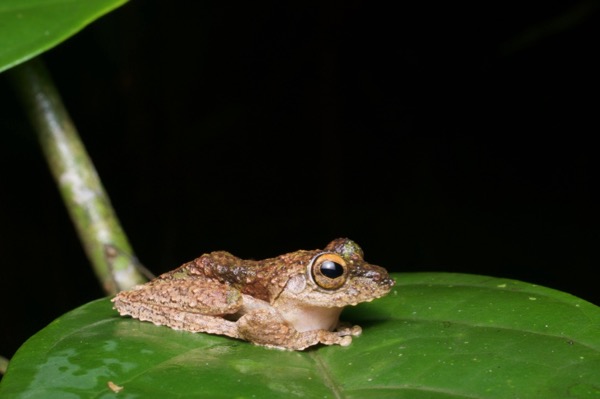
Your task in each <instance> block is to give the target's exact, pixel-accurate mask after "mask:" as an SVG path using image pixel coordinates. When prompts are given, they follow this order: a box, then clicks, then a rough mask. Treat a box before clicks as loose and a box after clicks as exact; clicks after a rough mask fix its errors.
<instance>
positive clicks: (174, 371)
mask: <svg viewBox="0 0 600 399" xmlns="http://www.w3.org/2000/svg"><path fill="white" fill-rule="evenodd" d="M394 277H395V278H396V280H397V286H396V287H395V288H394V290H393V291H392V293H391V294H390V295H388V296H387V297H386V298H383V299H380V300H377V301H374V302H373V303H369V304H362V305H359V306H358V307H356V308H352V309H350V311H348V312H346V313H345V318H346V319H348V320H352V321H354V322H359V323H360V324H361V325H362V326H363V330H364V332H363V335H362V336H361V337H358V338H356V339H355V340H354V341H353V343H352V345H350V346H349V347H319V348H316V349H313V350H308V351H306V352H284V351H277V350H270V349H265V348H262V347H256V346H253V345H250V344H248V343H246V342H241V341H236V340H232V339H229V338H226V337H220V336H211V335H206V334H191V333H186V332H180V331H179V332H178V331H173V330H170V329H169V328H166V327H156V326H154V325H152V324H150V323H146V322H139V321H137V320H132V319H129V318H122V317H119V316H117V314H116V312H115V311H114V310H112V309H111V303H110V302H109V301H108V299H102V300H98V301H95V302H91V303H89V304H87V305H84V306H82V307H80V308H78V309H76V310H74V311H72V312H70V313H67V314H66V315H64V316H62V317H60V318H59V319H58V320H56V321H54V322H53V323H51V324H50V325H49V326H48V327H46V328H45V329H43V330H42V331H40V332H39V333H38V334H36V335H35V336H34V337H32V338H31V339H30V340H29V341H27V342H26V343H25V344H24V345H23V347H22V348H21V349H20V350H19V351H18V352H17V354H16V355H15V357H14V359H13V360H12V362H11V364H10V366H9V369H8V373H7V375H6V376H5V378H4V380H3V381H2V383H1V384H0V396H2V397H9V398H10V397H27V398H109V397H119V398H133V397H137V398H149V397H157V398H158V397H159V398H166V397H178V398H202V397H206V398H231V397H240V398H242V397H244V398H265V397H269V398H290V397H309V398H367V397H376V398H386V397H387V398H392V397H393V398H410V399H420V398H529V399H531V398H544V399H548V398H599V397H600V309H599V308H598V307H596V306H594V305H592V304H590V303H588V302H585V301H583V300H581V299H578V298H576V297H573V296H571V295H568V294H565V293H561V292H558V291H555V290H551V289H548V288H544V287H538V286H535V285H531V284H526V283H522V282H518V281H513V280H503V279H496V278H491V277H484V276H474V275H461V274H443V273H418V274H398V275H394ZM109 381H110V382H111V383H113V384H116V385H117V386H120V387H123V390H122V391H121V392H119V393H114V392H113V391H112V390H111V389H110V388H109V387H108V385H107V384H108V383H109ZM113 388H114V386H113ZM3 395H4V396H3Z"/></svg>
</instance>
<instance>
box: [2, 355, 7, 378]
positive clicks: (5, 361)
mask: <svg viewBox="0 0 600 399" xmlns="http://www.w3.org/2000/svg"><path fill="white" fill-rule="evenodd" d="M7 368H8V359H7V358H5V357H4V356H0V375H4V374H6V369H7Z"/></svg>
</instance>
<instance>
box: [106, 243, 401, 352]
mask: <svg viewBox="0 0 600 399" xmlns="http://www.w3.org/2000/svg"><path fill="white" fill-rule="evenodd" d="M394 284H395V281H394V280H393V279H392V278H390V276H389V274H388V272H387V270H386V269H384V268H383V267H380V266H376V265H373V264H369V263H367V262H366V261H365V260H364V253H363V250H362V249H361V248H360V246H358V244H356V243H355V242H354V241H352V240H350V239H348V238H337V239H335V240H333V241H331V242H330V243H329V244H328V245H327V246H326V247H325V248H324V249H322V250H321V249H316V250H299V251H295V252H291V253H287V254H284V255H280V256H277V257H274V258H268V259H264V260H243V259H240V258H238V257H236V256H234V255H232V254H230V253H229V252H225V251H216V252H211V253H208V254H204V255H202V256H200V257H198V258H196V259H194V260H192V261H190V262H187V263H184V264H183V265H181V266H180V267H178V268H177V269H175V270H172V271H169V272H166V273H164V274H162V275H160V276H158V277H156V278H155V279H153V280H151V281H149V282H147V283H145V284H142V285H138V286H136V287H134V288H132V289H131V290H127V291H121V292H120V293H118V294H117V295H116V296H115V297H114V298H113V299H112V302H113V304H114V305H113V306H114V308H115V309H116V310H117V311H118V313H119V314H120V315H121V316H131V317H132V318H135V319H139V320H140V321H148V322H152V323H154V324H155V325H159V326H161V325H162V326H167V327H170V328H172V329H174V330H183V331H188V332H193V333H197V332H203V333H208V334H217V335H225V336H228V337H231V338H235V339H239V340H243V341H249V342H251V343H253V344H255V345H259V346H264V347H269V348H277V349H284V350H298V351H301V350H305V349H307V348H309V347H312V346H315V345H340V346H348V345H350V344H351V342H352V338H353V337H356V336H358V335H360V334H361V332H362V328H361V327H360V326H358V325H351V324H349V323H343V322H340V320H339V317H340V314H341V312H342V310H343V309H344V308H345V307H346V306H355V305H357V304H359V303H362V302H370V301H372V300H374V299H376V298H380V297H383V296H385V295H387V294H388V293H389V292H390V290H391V288H392V287H393V286H394Z"/></svg>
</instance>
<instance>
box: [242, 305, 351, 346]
mask: <svg viewBox="0 0 600 399" xmlns="http://www.w3.org/2000/svg"><path fill="white" fill-rule="evenodd" d="M237 326H238V334H239V337H240V338H241V339H245V340H247V341H250V342H252V343H254V344H257V345H263V346H268V347H272V348H280V349H291V350H303V349H305V348H308V347H309V346H312V345H316V344H324V345H341V346H348V345H350V343H352V335H353V334H352V332H353V331H354V332H356V330H354V328H350V329H343V330H341V331H327V330H323V329H317V330H309V331H297V330H296V329H295V328H294V327H293V326H292V325H290V324H289V323H287V322H286V321H285V320H284V319H283V318H282V317H281V315H280V314H279V313H277V311H276V310H273V309H257V310H255V311H252V312H250V313H247V314H245V315H244V316H242V317H241V318H240V319H239V320H238V321H237ZM359 329H360V327H359Z"/></svg>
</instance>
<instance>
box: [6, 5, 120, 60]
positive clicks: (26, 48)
mask: <svg viewBox="0 0 600 399" xmlns="http://www.w3.org/2000/svg"><path fill="white" fill-rule="evenodd" d="M126 1H127V0H2V1H0V72H2V71H4V70H6V69H9V68H11V67H13V66H15V65H17V64H20V63H22V62H24V61H27V60H29V59H31V58H33V57H35V56H36V55H38V54H41V53H43V52H44V51H46V50H48V49H50V48H52V47H54V46H56V45H57V44H59V43H60V42H62V41H63V40H65V39H67V38H68V37H70V36H72V35H74V34H75V33H77V32H78V31H80V30H81V29H83V28H84V27H85V26H86V25H88V24H89V23H91V22H93V21H94V20H95V19H97V18H99V17H101V16H102V15H104V14H106V13H107V12H109V11H111V10H113V9H115V8H117V7H118V6H120V5H122V4H124V3H125V2H126Z"/></svg>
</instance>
